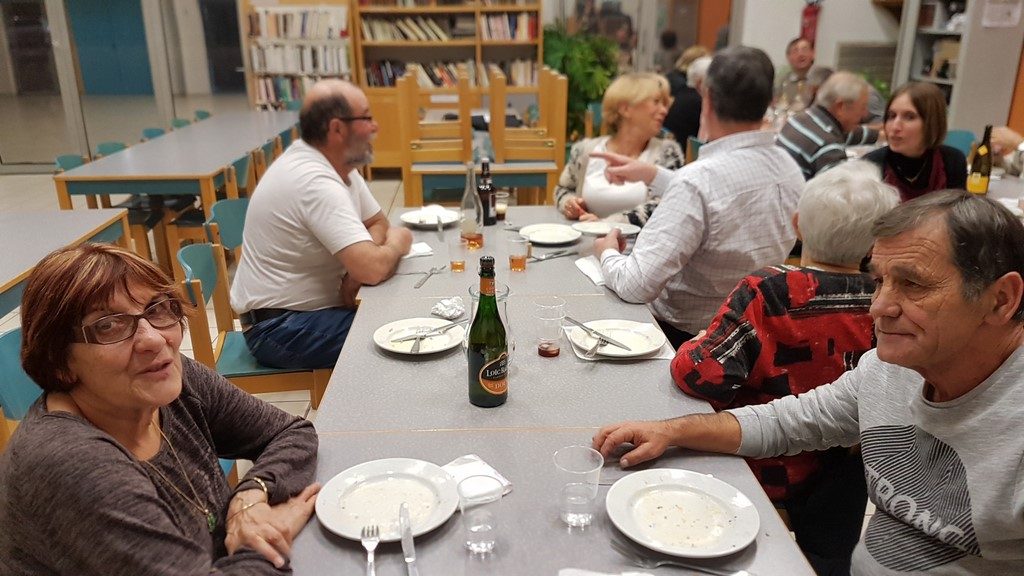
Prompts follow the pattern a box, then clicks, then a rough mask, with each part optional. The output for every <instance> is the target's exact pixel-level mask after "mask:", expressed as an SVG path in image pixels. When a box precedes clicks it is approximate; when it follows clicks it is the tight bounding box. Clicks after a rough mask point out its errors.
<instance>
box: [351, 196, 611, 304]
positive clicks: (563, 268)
mask: <svg viewBox="0 0 1024 576" xmlns="http://www.w3.org/2000/svg"><path fill="white" fill-rule="evenodd" d="M508 214H509V220H508V221H509V222H515V223H516V225H522V224H529V223H539V222H552V223H560V224H569V223H570V222H569V221H567V220H566V219H565V218H563V217H562V215H561V214H559V213H558V211H557V210H555V208H554V207H553V206H511V207H509V212H508ZM392 220H393V224H394V225H396V226H402V225H403V224H402V221H401V220H400V218H399V216H395V217H394V218H393V219H392ZM412 232H413V240H414V241H415V242H426V243H427V244H429V245H430V247H431V248H432V249H433V250H434V254H433V255H432V256H423V257H418V258H409V259H406V260H403V261H402V263H401V264H400V265H399V267H398V274H397V275H395V276H394V277H392V278H390V279H388V280H387V281H385V282H382V283H380V284H378V285H377V286H364V287H362V288H361V289H360V292H359V294H360V297H361V298H362V299H363V300H364V301H366V300H373V299H378V298H392V297H396V296H397V297H405V296H409V295H413V296H438V297H450V296H456V295H459V296H465V295H466V290H467V287H468V286H470V285H476V284H477V283H478V282H479V280H478V276H477V269H478V264H479V259H480V257H481V256H493V257H494V261H495V273H496V275H497V281H498V282H499V283H505V284H508V285H509V287H510V288H511V290H512V292H513V293H514V294H524V295H526V294H529V295H541V294H559V295H583V294H589V295H600V294H608V293H610V291H609V290H608V289H606V288H605V287H603V286H596V285H594V283H593V282H591V281H590V279H589V278H587V277H586V276H584V275H583V273H582V272H580V271H579V270H578V269H577V268H576V266H575V265H574V264H573V262H574V261H575V260H576V259H577V258H580V257H582V256H585V255H588V254H590V253H592V252H593V247H592V246H593V243H594V241H593V238H592V237H589V236H583V237H582V238H580V239H579V240H578V241H577V242H576V243H574V244H570V245H567V246H557V247H548V246H534V248H533V250H534V254H535V255H536V254H545V253H548V252H554V251H555V250H562V249H568V250H576V251H578V252H579V253H580V254H579V255H576V256H569V257H564V258H555V259H552V260H547V261H544V262H529V263H527V266H526V271H525V272H512V271H510V270H509V268H508V251H507V249H506V246H505V239H506V238H508V237H511V236H512V235H514V234H518V233H517V232H514V231H511V230H507V229H506V226H504V225H501V224H498V225H495V226H486V227H484V247H483V248H482V249H480V250H474V251H471V252H470V253H469V260H467V262H466V271H465V272H462V273H455V272H452V271H451V270H449V269H448V268H447V267H446V268H445V270H444V271H443V272H442V273H440V274H438V275H436V276H434V277H432V278H431V279H430V280H428V281H427V282H426V284H424V285H423V286H422V287H421V288H418V289H414V288H413V286H414V285H415V284H416V281H417V280H419V279H421V278H422V275H420V274H409V273H415V272H423V271H426V270H429V269H430V268H431V267H434V266H441V265H445V266H447V265H448V247H447V246H446V244H445V242H446V241H447V239H449V238H452V237H454V236H456V235H458V234H459V233H460V232H459V228H458V226H457V225H455V226H449V227H447V228H445V229H444V231H443V233H442V234H441V235H439V234H438V233H437V231H436V230H420V229H412ZM442 236H443V240H442V238H441V237H442Z"/></svg>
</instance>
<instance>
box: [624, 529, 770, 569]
mask: <svg viewBox="0 0 1024 576" xmlns="http://www.w3.org/2000/svg"><path fill="white" fill-rule="evenodd" d="M611 546H612V549H614V550H615V551H616V552H618V553H619V554H621V555H622V556H623V557H624V558H625V559H626V560H628V561H629V562H630V563H632V564H633V565H634V566H638V567H640V568H644V569H646V570H653V569H655V568H661V567H662V566H677V567H679V568H685V569H687V570H692V571H694V572H700V573H702V574H712V575H713V576H754V575H753V574H751V573H750V572H747V571H746V570H730V569H728V568H712V567H711V566H704V565H701V564H693V563H690V562H682V561H680V560H664V559H660V558H651V557H650V556H645V555H644V554H643V553H641V552H640V551H639V550H637V549H636V548H634V547H633V545H632V544H627V543H625V542H623V541H622V540H620V539H619V538H617V537H613V538H612V539H611Z"/></svg>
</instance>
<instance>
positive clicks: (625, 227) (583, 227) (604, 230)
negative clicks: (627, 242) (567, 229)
mask: <svg viewBox="0 0 1024 576" xmlns="http://www.w3.org/2000/svg"><path fill="white" fill-rule="evenodd" d="M612 228H618V229H619V232H621V233H622V235H623V236H636V235H637V234H639V233H640V227H639V226H637V225H636V224H629V223H625V224H624V223H621V222H614V223H612V222H577V223H575V224H573V225H572V229H573V230H576V231H577V232H582V233H583V234H586V235H587V236H605V235H606V234H608V233H609V232H611V231H612Z"/></svg>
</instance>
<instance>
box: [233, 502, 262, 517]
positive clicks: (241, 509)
mask: <svg viewBox="0 0 1024 576" xmlns="http://www.w3.org/2000/svg"><path fill="white" fill-rule="evenodd" d="M257 504H262V502H260V501H259V500H254V501H252V502H246V503H245V504H243V505H242V507H241V508H239V509H238V510H235V512H234V513H233V514H231V515H230V516H228V519H227V520H225V522H229V521H231V519H233V518H234V517H235V516H238V515H239V514H241V513H242V512H245V511H246V510H248V509H250V508H252V507H253V506H256V505H257Z"/></svg>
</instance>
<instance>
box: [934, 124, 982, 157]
mask: <svg viewBox="0 0 1024 576" xmlns="http://www.w3.org/2000/svg"><path fill="white" fill-rule="evenodd" d="M977 141H978V139H977V138H975V137H974V132H971V131H970V130H950V131H948V132H946V138H945V139H944V140H943V141H942V143H943V144H945V145H946V146H952V147H953V148H956V149H957V150H959V151H961V152H963V153H964V156H970V154H971V148H972V147H973V146H974V143H975V142H977Z"/></svg>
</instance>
